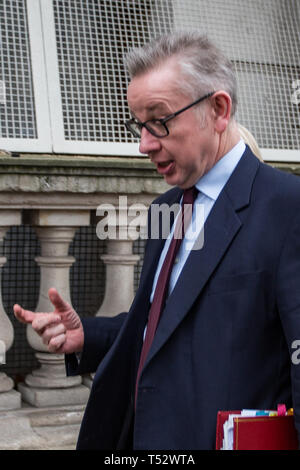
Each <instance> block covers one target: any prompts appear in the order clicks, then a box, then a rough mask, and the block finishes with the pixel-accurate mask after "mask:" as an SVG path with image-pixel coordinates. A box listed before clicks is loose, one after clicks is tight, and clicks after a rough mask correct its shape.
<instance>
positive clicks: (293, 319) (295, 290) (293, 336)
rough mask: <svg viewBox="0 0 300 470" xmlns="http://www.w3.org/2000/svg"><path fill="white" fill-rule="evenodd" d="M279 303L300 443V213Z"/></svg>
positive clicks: (282, 265)
mask: <svg viewBox="0 0 300 470" xmlns="http://www.w3.org/2000/svg"><path fill="white" fill-rule="evenodd" d="M277 304H278V307H279V313H280V317H281V321H282V325H283V329H284V332H285V335H286V340H287V345H288V348H289V351H290V357H291V381H292V395H293V406H294V413H295V424H296V427H297V430H298V434H299V442H300V361H299V360H295V359H293V358H294V357H295V354H293V353H295V350H294V347H295V345H296V346H298V349H299V344H300V341H299V340H300V214H297V215H296V216H295V217H294V218H293V220H292V222H291V224H290V229H289V231H288V233H287V234H286V239H285V243H284V245H283V247H282V252H281V256H280V259H279V262H278V271H277Z"/></svg>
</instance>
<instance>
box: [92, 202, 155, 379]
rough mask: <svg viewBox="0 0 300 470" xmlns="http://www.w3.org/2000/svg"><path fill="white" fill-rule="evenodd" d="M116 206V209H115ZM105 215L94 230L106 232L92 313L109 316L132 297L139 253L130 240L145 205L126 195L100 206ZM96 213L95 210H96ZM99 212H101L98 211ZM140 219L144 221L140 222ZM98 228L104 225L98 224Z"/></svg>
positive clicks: (126, 307) (135, 234) (122, 308)
mask: <svg viewBox="0 0 300 470" xmlns="http://www.w3.org/2000/svg"><path fill="white" fill-rule="evenodd" d="M116 209H117V210H116ZM104 210H105V212H107V213H108V215H107V217H106V231H105V232H104V231H102V233H100V230H99V231H97V233H98V236H99V235H100V236H101V235H102V238H104V235H105V233H106V234H107V236H106V247H107V250H106V254H105V255H101V259H102V261H103V262H104V264H105V268H106V282H105V293H104V299H103V302H102V305H101V307H100V309H99V310H98V312H97V313H96V316H98V317H99V316H102V317H112V316H115V315H117V314H118V313H121V312H127V311H128V310H129V308H130V306H131V303H132V300H133V297H134V267H135V265H136V264H137V263H138V261H139V259H140V256H139V255H135V254H133V242H134V240H135V239H137V237H138V230H136V229H138V228H139V226H140V227H142V228H143V225H144V223H145V220H146V219H145V214H146V210H147V209H146V207H144V206H141V207H140V205H138V204H136V205H135V206H131V208H128V206H127V197H126V196H124V197H122V196H121V197H120V198H119V206H118V207H117V208H116V207H114V206H112V205H110V204H107V205H104V206H103V211H104ZM136 211H139V212H141V211H143V214H142V216H140V217H139V218H136V222H137V223H136V225H134V224H133V222H134V218H135V217H134V216H135V212H136ZM98 215H99V213H98ZM100 215H101V214H100ZM143 221H144V222H143ZM102 228H104V226H103V225H102ZM93 377H94V374H92V375H91V376H90V375H87V376H86V377H84V380H83V383H84V384H86V385H87V386H89V387H90V386H91V384H92V379H93Z"/></svg>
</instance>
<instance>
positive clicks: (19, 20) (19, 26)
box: [0, 0, 37, 139]
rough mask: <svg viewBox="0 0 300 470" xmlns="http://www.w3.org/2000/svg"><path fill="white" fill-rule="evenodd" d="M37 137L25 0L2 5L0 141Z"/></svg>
mask: <svg viewBox="0 0 300 470" xmlns="http://www.w3.org/2000/svg"><path fill="white" fill-rule="evenodd" d="M1 137H2V138H16V139H20V138H23V139H34V138H37V128H36V116H35V102H34V94H33V82H32V70H31V57H30V45H29V36H28V24H27V12H26V2H25V0H1V2H0V138H1Z"/></svg>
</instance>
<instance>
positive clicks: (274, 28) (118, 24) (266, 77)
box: [53, 0, 300, 150]
mask: <svg viewBox="0 0 300 470" xmlns="http://www.w3.org/2000/svg"><path fill="white" fill-rule="evenodd" d="M53 5H54V15H55V28H56V41H57V50H58V61H59V73H60V87H61V93H62V100H63V117H64V132H65V139H66V140H74V141H76V140H77V141H79V140H86V141H102V142H132V141H133V140H132V138H131V136H129V135H128V134H127V133H125V131H124V127H123V125H122V122H123V121H124V120H125V119H126V118H127V117H128V114H127V113H128V111H127V104H126V85H127V83H126V82H127V80H126V74H125V71H124V69H123V62H122V60H123V55H124V53H125V51H126V50H127V49H128V48H130V47H131V46H134V45H140V44H143V43H144V42H145V41H147V40H148V39H150V38H151V37H152V36H153V35H156V34H160V33H163V32H166V31H168V30H171V29H179V28H195V29H199V30H201V31H202V32H203V33H207V34H208V36H209V37H210V38H211V39H212V40H213V41H214V42H215V43H216V44H217V45H219V46H220V47H221V49H222V50H223V51H224V53H225V54H227V55H228V56H229V57H230V58H231V60H232V61H233V63H234V66H235V69H236V73H237V78H238V83H239V107H238V113H237V118H238V120H239V121H240V122H241V124H243V125H244V126H245V127H247V128H248V129H249V130H250V131H251V132H252V133H253V134H254V135H255V137H256V139H257V141H258V143H259V145H260V147H262V148H274V149H294V150H297V149H299V148H300V137H299V135H300V132H299V130H300V118H299V105H298V104H295V103H293V101H292V95H293V92H294V89H293V84H294V83H295V81H296V80H297V79H298V78H299V77H300V55H299V51H300V39H299V33H298V30H299V27H298V25H299V21H300V12H299V9H300V7H299V3H298V1H297V0H286V1H285V2H282V0H252V1H251V2H246V1H245V0H227V1H226V2H224V1H223V0H187V1H185V2H182V1H181V0H173V1H163V0H153V1H149V0H143V1H139V2H136V1H133V0H112V1H102V2H95V1H92V0H90V1H87V2H85V5H83V3H82V2H81V0H74V1H73V2H68V1H66V0H60V1H59V0H54V2H53Z"/></svg>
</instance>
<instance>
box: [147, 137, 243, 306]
mask: <svg viewBox="0 0 300 470" xmlns="http://www.w3.org/2000/svg"><path fill="white" fill-rule="evenodd" d="M245 149H246V146H245V143H244V142H243V140H240V141H239V142H238V143H237V144H236V145H235V146H234V147H233V148H232V149H231V150H230V151H229V152H228V153H226V154H225V155H224V156H223V157H222V158H221V159H220V160H219V161H218V162H217V163H216V164H215V165H214V166H213V167H212V168H211V169H210V170H209V171H208V172H207V173H206V174H205V175H204V176H202V177H201V178H200V179H199V180H198V181H197V183H196V185H195V186H196V188H197V189H198V191H199V193H198V196H197V198H196V200H195V204H194V209H193V215H192V221H191V224H190V226H189V228H188V229H187V231H186V233H185V237H184V238H183V240H182V243H181V245H180V249H179V252H178V254H177V256H176V260H175V263H174V266H173V270H172V273H171V277H170V284H169V294H170V293H171V292H172V290H173V289H174V286H175V284H176V282H177V279H178V277H179V275H180V273H181V270H182V268H183V266H184V264H185V262H186V260H187V258H188V256H189V254H190V252H191V250H193V249H195V247H196V249H201V243H199V239H198V241H197V245H195V244H194V242H195V240H197V238H198V236H199V235H200V232H201V230H202V228H203V226H204V223H205V221H206V219H207V217H208V215H209V213H210V211H211V210H212V208H213V205H214V203H215V202H216V200H217V198H218V196H219V194H220V192H221V191H222V189H223V188H224V186H225V184H226V183H227V181H228V179H229V177H230V176H231V174H232V172H233V170H234V169H235V167H236V165H237V164H238V162H239V160H240V158H241V157H242V155H243V153H244V151H245ZM180 202H181V201H180ZM175 223H176V220H175V222H174V224H173V227H172V230H171V231H170V234H169V236H168V238H167V239H166V242H165V245H164V248H163V250H162V252H161V256H160V259H159V262H158V266H157V270H156V273H155V276H154V281H153V286H152V293H151V297H150V301H151V302H152V299H153V295H154V291H155V287H156V284H157V279H158V276H159V273H160V270H161V267H162V264H163V262H164V259H165V256H166V254H167V251H168V249H169V246H170V243H171V240H172V237H173V232H174V227H175ZM202 233H203V236H204V239H205V232H204V231H203V232H202Z"/></svg>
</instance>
